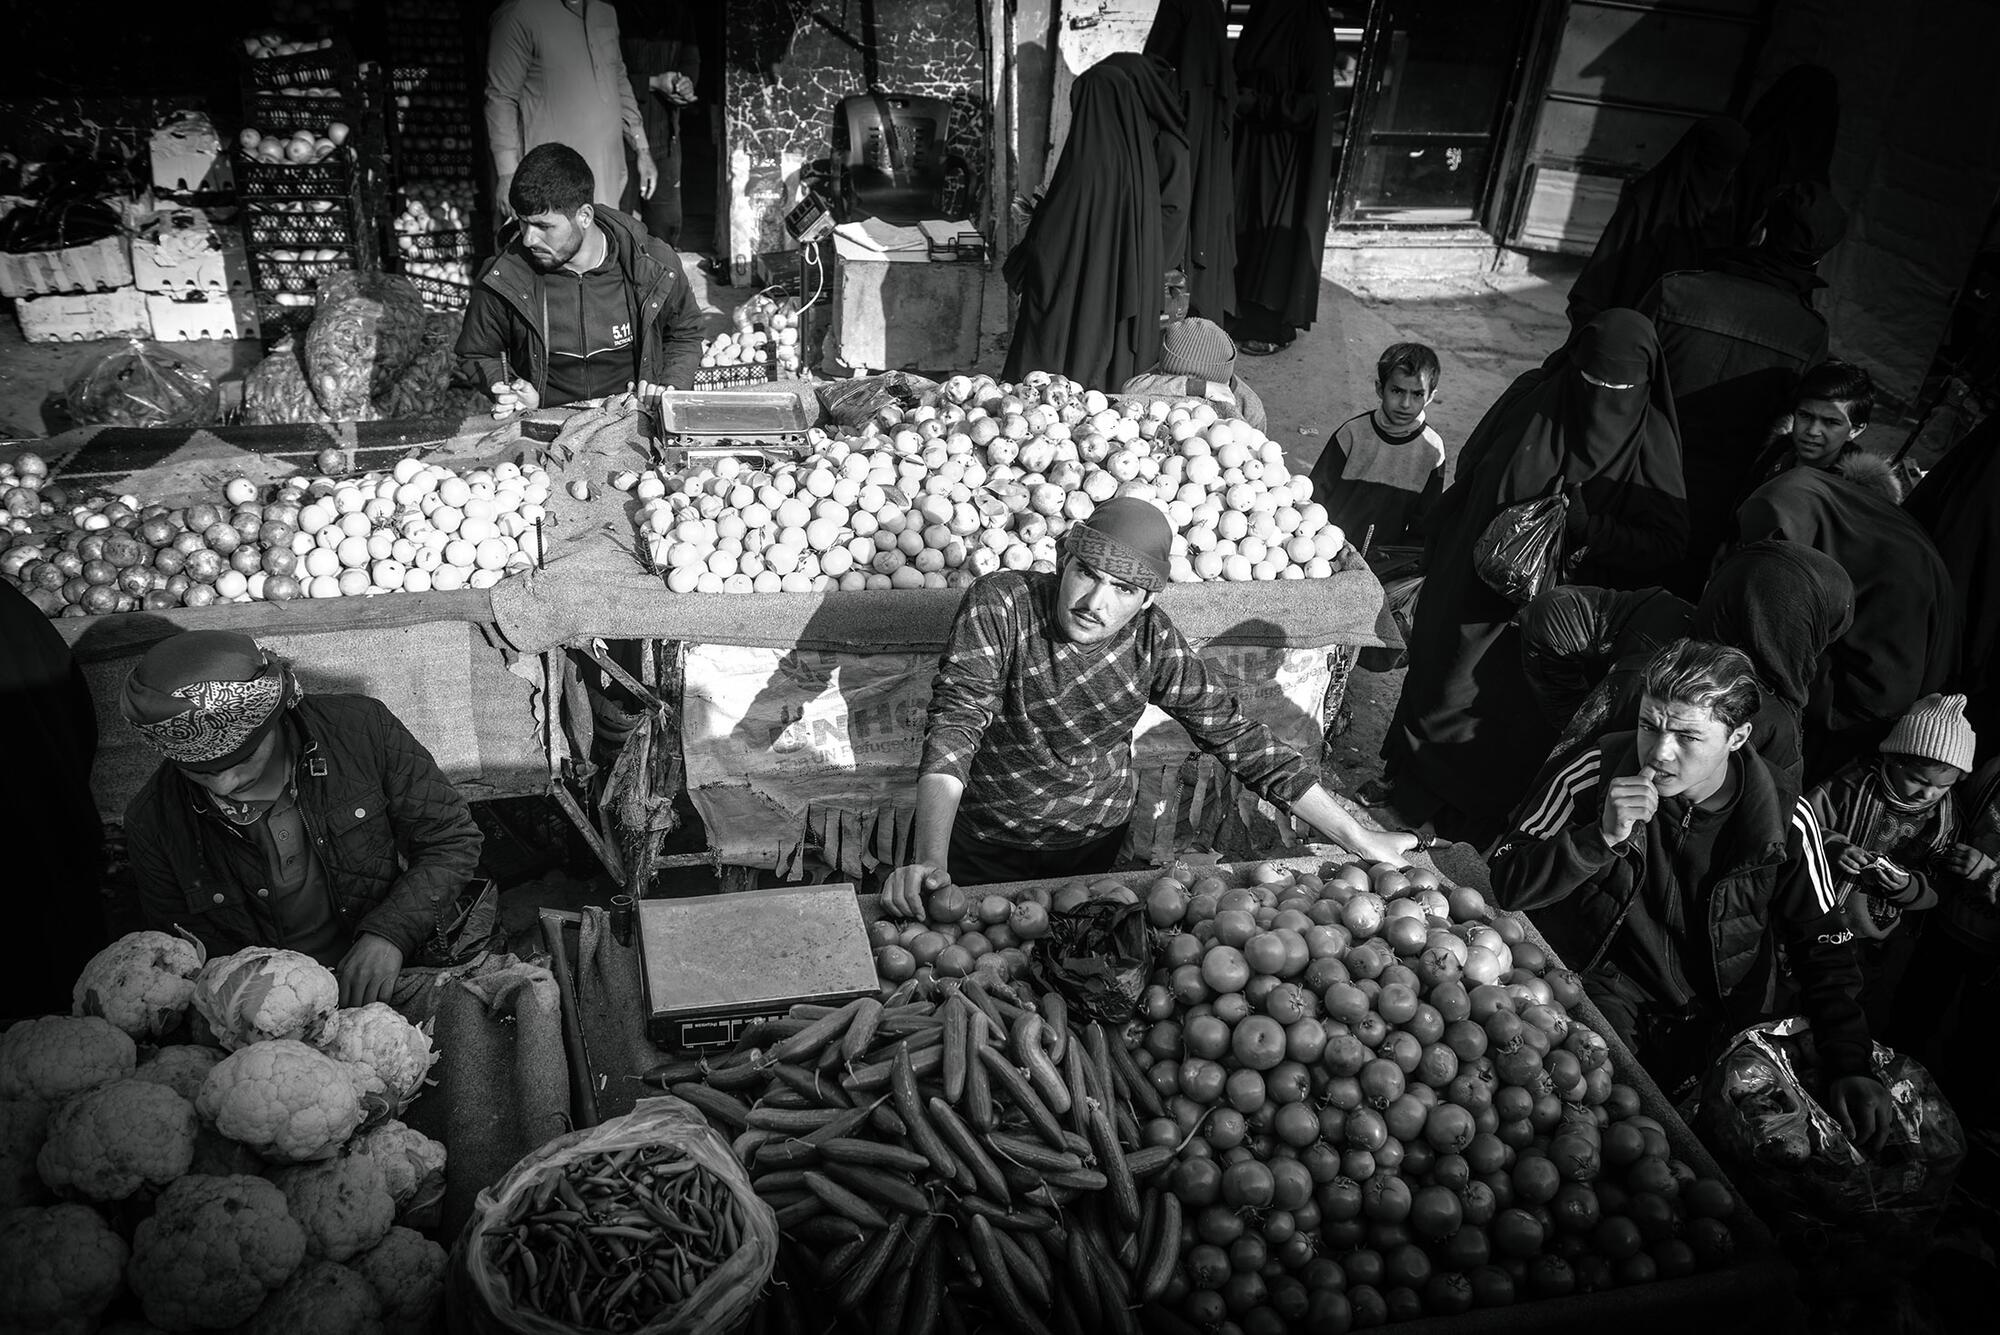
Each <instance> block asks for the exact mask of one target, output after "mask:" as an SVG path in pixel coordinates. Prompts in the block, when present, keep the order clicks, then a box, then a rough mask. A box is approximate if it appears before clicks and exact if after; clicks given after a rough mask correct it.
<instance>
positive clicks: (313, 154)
mask: <svg viewBox="0 0 2000 1335" xmlns="http://www.w3.org/2000/svg"><path fill="white" fill-rule="evenodd" d="M285 91H290V90H285ZM236 142H237V144H238V145H239V146H240V147H241V148H242V150H243V156H244V157H246V158H254V159H256V160H257V161H259V162H289V163H291V164H293V165H294V166H297V165H299V164H301V163H307V162H324V161H326V159H328V158H330V157H332V156H333V154H334V151H335V150H336V149H338V148H339V147H340V146H341V145H342V144H344V143H346V142H347V125H346V124H345V123H344V122H342V121H334V122H332V123H331V124H329V125H328V126H327V127H326V129H325V130H323V131H322V132H321V133H319V134H314V133H313V132H312V131H311V130H304V129H301V130H294V131H293V132H292V134H291V136H290V137H289V138H283V137H280V136H278V135H275V134H267V133H265V132H264V131H263V130H260V129H258V128H257V127H256V126H254V125H246V126H244V127H243V130H242V132H241V133H239V134H238V135H237V136H236Z"/></svg>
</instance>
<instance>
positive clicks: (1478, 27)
mask: <svg viewBox="0 0 2000 1335" xmlns="http://www.w3.org/2000/svg"><path fill="white" fill-rule="evenodd" d="M1361 8H1363V7H1362V6H1341V7H1336V22H1338V21H1340V18H1341V17H1343V14H1342V11H1352V10H1356V9H1361ZM1365 8H1366V10H1367V14H1366V23H1365V26H1364V27H1363V30H1362V34H1361V40H1360V43H1359V48H1358V57H1359V68H1358V70H1357V71H1356V75H1355V82H1354V104H1353V111H1352V115H1351V119H1350V123H1349V127H1348V132H1347V138H1346V143H1345V145H1344V148H1343V151H1342V154H1341V161H1340V163H1339V167H1338V174H1337V176H1336V178H1335V186H1334V210H1333V216H1334V219H1335V221H1336V222H1338V223H1348V224H1363V225H1368V224H1374V225H1382V226H1418V227H1465V226H1470V225H1473V224H1476V223H1478V222H1479V221H1480V220H1481V218H1482V217H1483V215H1484V212H1485V208H1486V203H1487V201H1488V199H1489V198H1490V197H1491V195H1492V193H1493V190H1494V187H1495V179H1494V178H1495V171H1496V168H1497V167H1498V165H1499V163H1500V161H1501V157H1502V155H1501V153H1500V152H1499V144H1500V142H1501V140H1502V131H1503V127H1504V126H1505V124H1506V122H1507V116H1508V110H1509V105H1510V103H1511V100H1512V98H1513V96H1514V92H1515V90H1516V89H1517V88H1518V87H1519V84H1520V80H1519V71H1520V66H1521V62H1522V57H1523V53H1524V49H1525V45H1526V36H1527V29H1528V26H1529V19H1530V17H1531V15H1532V12H1533V8H1534V6H1533V4H1532V3H1531V0H1374V3H1373V4H1370V5H1367V6H1366V7H1365ZM1343 54H1345V52H1343Z"/></svg>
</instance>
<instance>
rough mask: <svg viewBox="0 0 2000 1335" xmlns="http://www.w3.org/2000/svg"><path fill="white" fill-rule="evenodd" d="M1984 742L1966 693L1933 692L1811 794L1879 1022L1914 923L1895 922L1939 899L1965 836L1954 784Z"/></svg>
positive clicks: (1868, 1001)
mask: <svg viewBox="0 0 2000 1335" xmlns="http://www.w3.org/2000/svg"><path fill="white" fill-rule="evenodd" d="M1977 744H1978V739H1977V738H1976V737H1975V736H1974V735H1973V731H1972V727H1971V725H1970V724H1968V723H1967V722H1966V721H1965V697H1964V696H1962V695H1928V696H1925V697H1924V698H1923V699H1921V700H1919V701H1917V703H1916V704H1914V705H1912V706H1911V707H1910V712H1909V713H1907V714H1905V715H1903V717H1902V718H1901V719H1899V720H1898V721H1897V723H1896V726H1895V727H1894V728H1893V729H1892V730H1891V731H1890V733H1889V735H1888V736H1887V737H1886V738H1884V739H1883V741H1882V746H1881V753H1880V754H1879V755H1876V756H1872V757H1864V758H1862V759H1859V760H1855V761H1852V762H1850V763H1849V764H1848V765H1847V766H1846V767H1845V768H1843V769H1841V770H1839V771H1838V772H1836V773H1835V774H1834V775H1833V776H1832V777H1830V778H1828V779H1826V780H1825V781H1824V782H1822V783H1821V784H1819V786H1817V787H1816V788H1814V789H1813V790H1812V791H1811V792H1809V793H1807V794H1806V801H1807V802H1809V803H1811V804H1812V808H1813V813H1814V815H1815V816H1816V817H1817V818H1818V821H1819V827H1820V831H1821V838H1822V844H1823V846H1824V848H1825V849H1826V859H1827V862H1828V864H1829V865H1830V866H1831V867H1832V870H1833V875H1834V890H1835V894H1836V895H1837V896H1838V898H1839V902H1840V904H1841V907H1842V910H1843V915H1844V919H1845V921H1846V923H1847V925H1848V927H1849V928H1850V929H1852V931H1853V932H1854V935H1855V937H1856V946H1857V948H1858V949H1857V954H1858V955H1859V957H1860V960H1861V967H1862V976H1863V980H1864V981H1863V987H1862V1001H1863V1004H1864V1005H1865V1006H1866V1007H1867V1009H1868V1011H1869V1012H1870V1015H1869V1018H1870V1021H1871V1024H1870V1028H1871V1029H1873V1030H1874V1031H1875V1032H1878V1033H1879V1032H1883V1031H1885V1030H1886V1029H1887V1028H1888V1025H1887V1023H1886V1021H1887V1011H1888V1009H1889V1007H1890V1005H1891V1003H1892V1001H1893V999H1894V994H1895V991H1896V985H1897V983H1898V982H1899V981H1900V980H1901V976H1902V973H1903V972H1904V968H1905V966H1906V964H1907V960H1908V956H1909V954H1910V945H1911V933H1910V932H1908V931H1904V932H1900V933H1898V932H1897V928H1898V926H1899V925H1900V924H1901V922H1902V918H1903V915H1904V914H1905V913H1915V912H1919V911H1921V910H1924V909H1928V908H1931V907H1932V906H1934V905H1935V904H1936V903H1937V902H1938V894H1937V889H1936V887H1935V886H1934V885H1933V884H1932V879H1933V873H1934V871H1935V872H1943V871H1946V870H1947V869H1948V868H1947V866H1946V863H1945V855H1946V854H1947V853H1948V852H1949V851H1950V849H1951V848H1952V847H1953V846H1954V845H1955V844H1956V843H1957V841H1958V832H1959V817H1958V810H1957V808H1956V807H1955V806H1954V804H1953V803H1952V802H1951V801H1950V800H1949V799H1950V797H1951V790H1952V787H1953V785H1955V784H1956V783H1957V782H1958V781H1959V780H1960V779H1963V778H1964V777H1965V776H1966V774H1968V773H1969V772H1970V771H1971V769H1972V760H1973V754H1974V751H1975V749H1976V747H1977ZM1892 935H1893V940H1892Z"/></svg>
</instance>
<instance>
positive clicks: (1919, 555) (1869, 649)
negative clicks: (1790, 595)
mask: <svg viewBox="0 0 2000 1335" xmlns="http://www.w3.org/2000/svg"><path fill="white" fill-rule="evenodd" d="M1736 523H1737V530H1738V536H1739V538H1740V539H1741V540H1742V541H1744V542H1756V541H1758V540H1759V539H1762V538H1789V539H1791V540H1792V541H1793V542H1797V543H1803V544H1804V545H1806V546H1808V547H1811V548H1813V549H1814V550H1816V551H1820V552H1824V553H1825V554H1826V555H1828V556H1830V557H1832V558H1833V559H1834V560H1835V561H1838V562H1839V563H1840V565H1841V567H1842V568H1843V569H1844V570H1846V571H1847V574H1848V576H1849V578H1851V579H1852V580H1853V581H1854V621H1853V624H1852V625H1851V626H1849V627H1848V630H1847V633H1846V634H1845V635H1842V636H1841V637H1840V638H1839V639H1838V640H1836V641H1835V642H1834V643H1833V645H1832V646H1831V647H1830V648H1829V649H1828V650H1827V667H1828V676H1827V680H1826V682H1825V683H1824V684H1823V688H1822V689H1821V690H1819V691H1816V692H1815V696H1814V699H1813V701H1812V703H1811V705H1810V706H1809V707H1808V711H1807V719H1806V724H1807V730H1808V732H1809V733H1810V732H1812V731H1814V730H1815V729H1816V728H1817V729H1823V730H1825V731H1826V732H1827V733H1828V734H1831V735H1830V736H1829V738H1828V740H1827V745H1828V747H1829V750H1828V751H1827V752H1826V754H1825V755H1824V756H1814V755H1808V757H1807V760H1808V765H1807V775H1806V777H1807V779H1808V781H1811V780H1812V779H1814V778H1815V777H1817V775H1818V773H1819V772H1820V771H1823V770H1825V769H1829V768H1833V767H1836V766H1837V765H1838V764H1839V763H1840V762H1841V761H1843V760H1845V759H1847V758H1848V757H1849V756H1850V755H1853V754H1857V753H1858V752H1859V751H1860V750H1862V749H1867V748H1872V747H1873V746H1874V745H1875V743H1876V742H1877V741H1879V740H1880V739H1881V737H1882V735H1883V734H1885V733H1886V732H1887V731H1888V729H1889V726H1890V724H1891V723H1893V722H1894V721H1895V720H1896V719H1898V718H1900V717H1902V715H1903V712H1904V711H1905V710H1907V709H1908V708H1909V707H1910V706H1911V705H1912V704H1914V703H1915V702H1916V700H1917V699H1918V697H1920V696H1924V695H1928V694H1930V693H1931V692H1932V691H1935V690H1938V689H1939V688H1940V687H1942V686H1943V685H1944V684H1945V682H1946V681H1947V680H1948V679H1949V678H1950V677H1951V675H1952V673H1954V672H1955V671H1956V670H1957V668H1958V664H1959V657H1958V652H1959V605H1958V602H1957V599H1956V598H1955V596H1954V594H1953V590H1952V581H1951V574H1950V572H1949V571H1948V570H1946V568H1945V564H1944V562H1943V560H1942V559H1941V558H1940V557H1939V555H1938V550H1937V548H1936V547H1935V546H1933V545H1932V544H1931V540H1930V538H1929V536H1928V535H1926V534H1925V532H1924V530H1923V528H1922V527H1921V526H1920V525H1919V524H1918V522H1917V521H1916V520H1915V519H1913V518H1912V517H1911V516H1910V515H1909V514H1908V513H1906V512H1905V511H1904V510H1903V509H1902V507H1900V506H1898V505H1895V504H1893V503H1892V502H1890V501H1889V500H1887V499H1885V498H1883V497H1881V496H1878V495H1876V494H1875V493H1874V492H1872V491H1870V490H1868V489H1867V488H1865V487H1861V486H1857V485H1856V484H1854V483H1852V482H1849V481H1847V480H1846V479H1845V478H1842V477H1840V476H1838V475H1837V474H1834V473H1827V472H1822V471H1820V470H1819V469H1817V468H1794V469H1791V470H1789V471H1787V472H1784V473H1781V474H1779V475H1778V476H1777V477H1775V478H1773V479H1771V480H1770V481H1769V482H1767V483H1765V484H1764V485H1763V486H1761V487H1759V488H1758V489H1757V490H1756V491H1754V492H1752V493H1751V494H1750V498H1749V499H1748V500H1746V501H1744V503H1743V505H1742V506H1741V508H1739V509H1738V510H1737V512H1736Z"/></svg>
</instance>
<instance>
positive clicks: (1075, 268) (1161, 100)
mask: <svg viewBox="0 0 2000 1335" xmlns="http://www.w3.org/2000/svg"><path fill="white" fill-rule="evenodd" d="M1070 107H1071V110H1072V120H1071V123H1070V132H1069V138H1068V139H1067V140H1066V141H1065V142H1064V144H1063V150H1062V157H1061V159H1060V160H1059V161H1058V162H1057V163H1056V170H1055V175H1054V177H1053V178H1052V179H1051V180H1050V182H1049V188H1048V191H1047V193H1046V194H1045V195H1044V196H1043V198H1042V202H1041V203H1040V204H1039V205H1038V206H1037V207H1036V209H1035V214H1034V218H1033V219H1032V220H1031V221H1030V222H1029V224H1028V232H1027V235H1026V236H1024V237H1022V238H1021V241H1020V244H1018V245H1016V246H1015V247H1014V249H1013V252H1012V253H1011V254H1009V255H1008V256H1007V264H1006V269H1005V272H1006V276H1007V286H1008V287H1010V288H1012V289H1013V291H1014V292H1015V293H1016V294H1017V295H1018V296H1019V298H1020V307H1019V310H1018V311H1017V312H1016V315H1015V320H1014V338H1013V342H1012V343H1011V344H1010V345H1009V347H1008V349H1007V363H1006V367H1005V370H1004V372H1003V374H1004V375H1005V377H1006V378H1007V379H1008V380H1019V379H1020V378H1021V377H1022V376H1024V375H1026V374H1027V373H1028V372H1030V371H1050V372H1055V373H1058V374H1061V375H1065V376H1068V377H1069V378H1070V379H1072V380H1074V381H1076V382H1078V383H1079V384H1082V385H1085V386H1088V387H1090V388H1093V389H1104V390H1116V389H1118V388H1119V387H1121V386H1122V385H1124V383H1125V382H1126V381H1127V380H1129V379H1131V378H1132V377H1133V376H1135V375H1137V374H1139V373H1140V372H1141V371H1148V370H1151V369H1152V367H1153V365H1154V363H1155V362H1157V361H1158V360H1159V355H1160V309H1161V307H1162V305H1163V304H1164V302H1165V298H1166V272H1167V263H1166V254H1167V246H1168V244H1169V240H1168V231H1169V228H1170V227H1171V226H1172V225H1174V223H1175V219H1172V218H1169V217H1168V216H1166V215H1168V214H1169V213H1171V212H1173V210H1174V207H1175V206H1173V205H1170V204H1168V203H1166V202H1165V201H1166V200H1167V199H1168V198H1169V197H1170V196H1173V195H1175V194H1176V193H1177V194H1178V199H1179V201H1180V202H1179V205H1178V207H1179V217H1178V225H1179V226H1181V227H1183V228H1184V227H1185V225H1186V214H1185V201H1186V189H1187V141H1186V131H1185V128H1184V123H1183V119H1184V118H1183V116H1182V113H1181V109H1180V95H1179V93H1178V92H1177V91H1176V89H1175V88H1174V85H1173V82H1172V77H1171V71H1170V70H1169V69H1168V67H1167V65H1166V62H1164V61H1160V60H1155V59H1154V58H1152V57H1150V56H1143V55H1139V54H1137V53H1134V52H1126V53H1121V54H1119V55H1114V56H1107V57H1106V58H1105V59H1103V60H1101V61H1099V62H1098V63H1097V64H1095V65H1093V66H1091V67H1090V68H1089V69H1087V70H1085V71H1084V72H1083V73H1082V74H1080V75H1078V76H1077V80H1076V83H1075V84H1074V85H1073V86H1072V87H1071V89H1070ZM1176 182H1178V190H1177V191H1176ZM1182 244H1185V243H1184V242H1183V243H1182Z"/></svg>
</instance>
